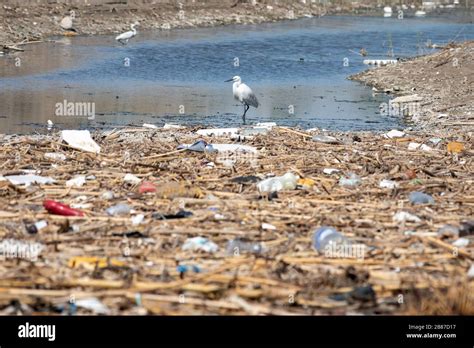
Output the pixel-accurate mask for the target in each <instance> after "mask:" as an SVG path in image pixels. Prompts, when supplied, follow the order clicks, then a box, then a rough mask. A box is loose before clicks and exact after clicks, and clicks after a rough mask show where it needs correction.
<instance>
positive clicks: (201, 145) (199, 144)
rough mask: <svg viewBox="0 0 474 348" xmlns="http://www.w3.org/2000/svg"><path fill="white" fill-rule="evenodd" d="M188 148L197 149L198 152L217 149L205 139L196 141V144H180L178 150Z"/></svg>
mask: <svg viewBox="0 0 474 348" xmlns="http://www.w3.org/2000/svg"><path fill="white" fill-rule="evenodd" d="M181 149H186V150H189V151H196V152H214V151H216V150H215V149H214V148H213V147H212V145H211V144H208V143H207V142H206V141H204V140H199V141H196V142H195V143H194V144H191V145H189V144H182V145H179V146H178V150H181Z"/></svg>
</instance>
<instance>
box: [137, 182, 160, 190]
mask: <svg viewBox="0 0 474 348" xmlns="http://www.w3.org/2000/svg"><path fill="white" fill-rule="evenodd" d="M138 192H139V193H147V192H156V186H155V184H153V183H152V182H149V181H144V182H143V183H142V184H141V185H140V187H139V188H138Z"/></svg>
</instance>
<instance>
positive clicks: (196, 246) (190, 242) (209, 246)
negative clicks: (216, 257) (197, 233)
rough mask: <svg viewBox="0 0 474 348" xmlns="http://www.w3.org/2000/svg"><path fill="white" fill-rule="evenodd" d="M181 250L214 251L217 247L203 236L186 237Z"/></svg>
mask: <svg viewBox="0 0 474 348" xmlns="http://www.w3.org/2000/svg"><path fill="white" fill-rule="evenodd" d="M182 249H183V250H191V251H197V250H202V251H205V252H207V253H215V252H216V251H217V250H219V247H218V246H217V244H215V243H214V242H212V241H210V240H209V239H207V238H204V237H194V238H188V239H187V240H186V241H185V242H184V245H183V247H182Z"/></svg>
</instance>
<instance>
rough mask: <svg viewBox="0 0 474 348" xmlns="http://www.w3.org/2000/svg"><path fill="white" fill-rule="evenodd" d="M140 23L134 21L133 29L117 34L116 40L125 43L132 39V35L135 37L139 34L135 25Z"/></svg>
mask: <svg viewBox="0 0 474 348" xmlns="http://www.w3.org/2000/svg"><path fill="white" fill-rule="evenodd" d="M137 25H139V24H138V23H137V22H135V23H133V24H132V25H131V26H130V28H131V29H132V30H130V31H127V32H125V33H122V34H120V35H119V36H117V37H116V38H115V40H117V41H118V42H120V43H121V44H122V45H125V44H127V43H128V40H130V39H131V38H132V37H134V36H135V35H137V30H136V29H135V27H136V26H137Z"/></svg>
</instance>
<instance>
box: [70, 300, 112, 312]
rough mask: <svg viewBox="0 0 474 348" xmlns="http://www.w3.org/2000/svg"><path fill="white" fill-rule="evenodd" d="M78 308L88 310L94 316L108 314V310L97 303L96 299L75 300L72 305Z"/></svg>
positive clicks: (100, 303)
mask: <svg viewBox="0 0 474 348" xmlns="http://www.w3.org/2000/svg"><path fill="white" fill-rule="evenodd" d="M74 304H75V305H76V307H78V308H84V309H87V310H90V311H92V312H94V313H96V314H104V315H107V314H109V313H110V309H109V308H108V307H107V306H106V305H104V304H103V303H102V302H100V301H99V299H97V298H96V297H90V298H83V299H79V300H76V302H75V303H74Z"/></svg>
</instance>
